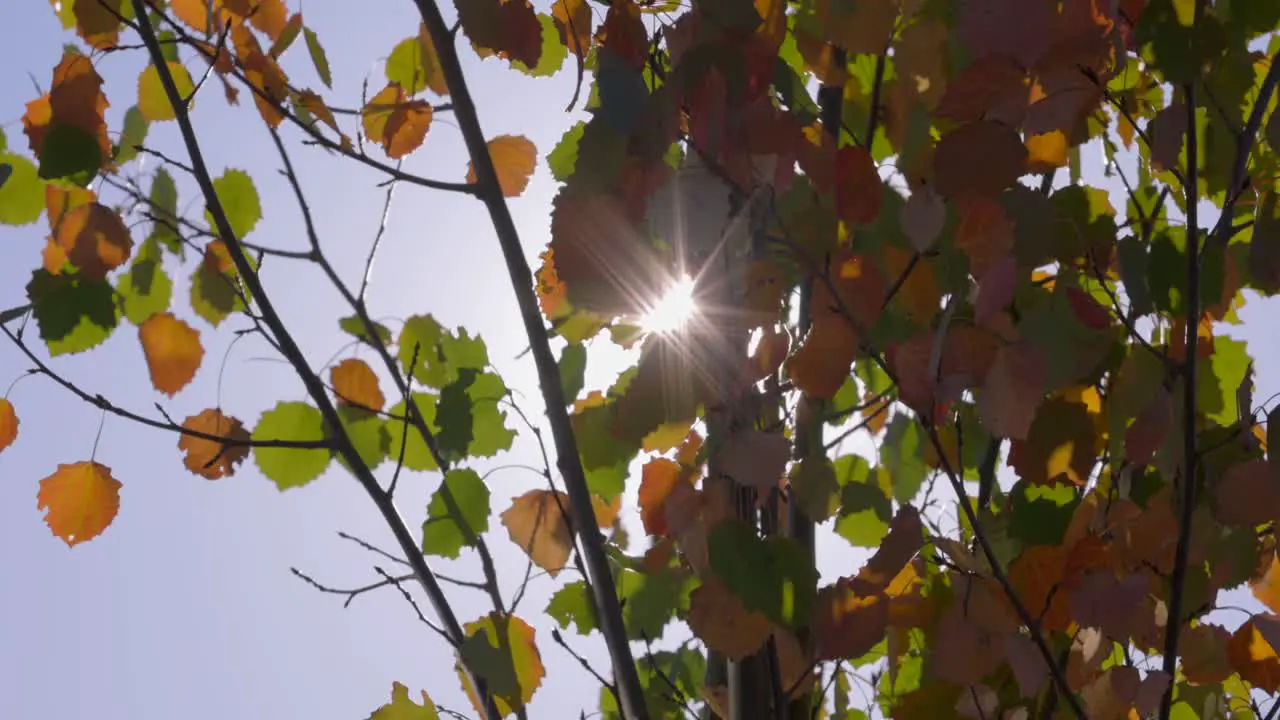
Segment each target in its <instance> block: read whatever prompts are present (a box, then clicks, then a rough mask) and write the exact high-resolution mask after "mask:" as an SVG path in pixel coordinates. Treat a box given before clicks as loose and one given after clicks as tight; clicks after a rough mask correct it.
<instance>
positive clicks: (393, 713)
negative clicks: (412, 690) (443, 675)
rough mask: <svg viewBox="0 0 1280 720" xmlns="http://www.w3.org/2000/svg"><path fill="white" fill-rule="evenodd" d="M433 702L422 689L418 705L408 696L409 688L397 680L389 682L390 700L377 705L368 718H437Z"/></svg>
mask: <svg viewBox="0 0 1280 720" xmlns="http://www.w3.org/2000/svg"><path fill="white" fill-rule="evenodd" d="M439 717H440V714H439V713H438V712H436V705H435V703H433V702H431V698H430V697H429V696H428V695H427V691H426V690H423V691H422V704H421V705H419V704H418V703H415V702H414V701H413V698H411V697H409V688H407V687H405V686H404V685H401V684H400V683H398V682H395V683H391V702H389V703H387V704H386V705H383V706H382V707H379V708H378V709H377V710H374V711H373V714H372V715H370V716H369V720H438V719H439Z"/></svg>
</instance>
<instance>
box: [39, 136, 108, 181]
mask: <svg viewBox="0 0 1280 720" xmlns="http://www.w3.org/2000/svg"><path fill="white" fill-rule="evenodd" d="M45 132H46V134H45V138H44V143H43V144H42V145H41V146H40V177H42V178H44V179H45V180H61V179H64V178H65V179H66V180H69V181H71V182H73V183H75V184H77V185H80V186H82V187H83V186H86V185H88V184H89V182H90V181H91V180H93V178H94V177H95V176H96V175H97V174H98V169H99V168H101V167H102V148H101V147H99V146H98V139H97V138H95V137H94V136H93V135H90V134H89V133H87V132H85V131H84V130H81V129H80V128H78V127H75V126H74V125H64V124H61V123H55V124H53V125H50V126H49V128H48V130H46V131H45Z"/></svg>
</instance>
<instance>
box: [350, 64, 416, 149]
mask: <svg viewBox="0 0 1280 720" xmlns="http://www.w3.org/2000/svg"><path fill="white" fill-rule="evenodd" d="M360 116H361V122H362V124H363V127H364V132H365V134H366V135H368V136H369V139H371V140H373V141H374V142H376V143H378V144H379V145H381V146H382V149H383V151H385V152H386V153H387V157H389V158H391V159H392V160H398V159H400V158H402V157H404V156H405V155H408V154H409V153H411V152H413V151H414V150H417V149H418V147H419V146H420V145H422V141H423V140H425V139H426V137H427V130H428V129H430V127H431V105H430V103H428V102H427V101H425V100H410V99H409V98H408V96H407V95H405V92H404V89H403V88H401V87H400V86H399V85H398V84H396V83H390V84H389V85H387V86H386V87H385V88H383V89H382V90H381V91H379V92H378V94H377V95H374V96H373V98H372V99H370V100H369V104H367V105H365V106H364V109H363V110H361V111H360Z"/></svg>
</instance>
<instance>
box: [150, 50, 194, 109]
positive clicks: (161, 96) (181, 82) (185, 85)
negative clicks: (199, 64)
mask: <svg viewBox="0 0 1280 720" xmlns="http://www.w3.org/2000/svg"><path fill="white" fill-rule="evenodd" d="M165 68H166V69H167V70H168V71H169V73H170V75H172V76H173V85H174V87H175V88H176V89H177V91H178V96H179V97H182V98H191V97H192V95H193V93H194V92H195V83H194V82H192V80H191V73H189V72H187V66H186V65H183V64H182V63H180V62H175V61H167V62H165ZM137 107H138V110H139V111H140V112H141V113H142V117H143V118H144V119H146V120H148V121H150V122H164V121H166V120H173V119H176V118H177V117H178V114H177V112H175V111H174V109H173V105H172V104H170V103H169V96H168V94H166V93H165V91H164V83H163V82H161V80H160V70H159V69H158V68H157V67H156V66H155V65H154V64H149V65H147V66H146V67H145V68H143V70H142V74H141V75H139V76H138V106H137Z"/></svg>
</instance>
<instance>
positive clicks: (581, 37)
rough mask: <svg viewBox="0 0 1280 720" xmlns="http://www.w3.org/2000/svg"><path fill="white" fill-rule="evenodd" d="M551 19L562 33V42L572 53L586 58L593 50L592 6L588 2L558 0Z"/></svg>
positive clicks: (552, 8) (584, 0) (552, 9)
mask: <svg viewBox="0 0 1280 720" xmlns="http://www.w3.org/2000/svg"><path fill="white" fill-rule="evenodd" d="M551 17H552V18H554V19H555V21H556V29H557V30H559V31H560V42H561V43H562V44H563V45H564V46H565V47H566V48H568V49H569V52H570V53H572V54H574V55H577V56H578V57H580V58H585V57H586V56H587V54H588V52H589V51H590V50H591V5H590V4H589V3H588V2H587V0H556V2H555V3H554V4H553V5H552V6H551Z"/></svg>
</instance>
